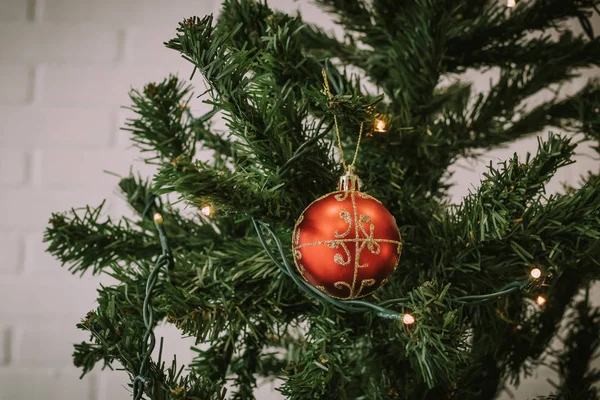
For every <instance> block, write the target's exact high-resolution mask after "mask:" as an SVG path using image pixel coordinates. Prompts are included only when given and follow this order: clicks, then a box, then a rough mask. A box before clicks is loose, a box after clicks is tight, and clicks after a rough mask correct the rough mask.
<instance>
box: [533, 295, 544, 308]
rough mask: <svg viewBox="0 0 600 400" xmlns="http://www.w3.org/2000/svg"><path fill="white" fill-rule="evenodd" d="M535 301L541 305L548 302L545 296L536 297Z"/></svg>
mask: <svg viewBox="0 0 600 400" xmlns="http://www.w3.org/2000/svg"><path fill="white" fill-rule="evenodd" d="M535 302H536V303H537V305H538V306H540V307H541V306H543V305H544V304H545V303H546V299H545V298H544V297H543V296H538V297H537V299H535Z"/></svg>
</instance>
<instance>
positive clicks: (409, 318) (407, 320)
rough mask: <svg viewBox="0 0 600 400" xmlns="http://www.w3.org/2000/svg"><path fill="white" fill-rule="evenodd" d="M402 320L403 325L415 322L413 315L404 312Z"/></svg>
mask: <svg viewBox="0 0 600 400" xmlns="http://www.w3.org/2000/svg"><path fill="white" fill-rule="evenodd" d="M402 322H404V325H412V324H414V323H415V317H413V316H412V315H410V314H404V316H403V317H402Z"/></svg>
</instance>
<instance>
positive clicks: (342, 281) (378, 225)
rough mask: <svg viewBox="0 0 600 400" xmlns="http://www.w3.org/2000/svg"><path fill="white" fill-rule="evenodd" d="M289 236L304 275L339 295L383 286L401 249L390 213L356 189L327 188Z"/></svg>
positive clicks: (349, 295)
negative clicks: (338, 189)
mask: <svg viewBox="0 0 600 400" xmlns="http://www.w3.org/2000/svg"><path fill="white" fill-rule="evenodd" d="M342 187H343V184H342ZM350 187H353V185H350ZM292 240H293V243H292V249H293V253H294V262H295V263H296V267H297V268H298V271H299V272H300V274H301V275H302V277H304V279H305V280H306V281H307V282H308V283H310V284H311V285H313V286H315V287H316V288H317V289H319V290H320V291H322V292H324V293H326V294H327V295H329V296H331V297H334V298H337V299H355V298H358V297H363V296H366V295H368V294H371V293H373V292H374V291H375V290H376V289H378V288H379V287H381V286H383V285H384V284H385V283H386V282H387V280H388V278H389V276H390V275H391V274H392V272H393V271H394V269H396V267H397V266H398V261H399V259H400V254H401V252H402V242H401V239H400V232H399V230H398V226H397V225H396V220H395V219H394V217H393V216H392V214H390V212H389V211H388V210H387V209H386V208H385V207H384V206H383V204H381V202H380V201H379V200H377V199H375V198H373V197H371V196H369V195H368V194H366V193H362V192H360V191H358V190H340V191H337V192H333V193H329V194H327V195H325V196H323V197H321V198H319V199H317V200H315V201H314V202H313V203H311V204H310V205H309V206H308V207H307V208H306V209H305V210H304V212H303V213H302V214H301V215H300V218H298V221H297V222H296V226H295V227H294V233H293V238H292Z"/></svg>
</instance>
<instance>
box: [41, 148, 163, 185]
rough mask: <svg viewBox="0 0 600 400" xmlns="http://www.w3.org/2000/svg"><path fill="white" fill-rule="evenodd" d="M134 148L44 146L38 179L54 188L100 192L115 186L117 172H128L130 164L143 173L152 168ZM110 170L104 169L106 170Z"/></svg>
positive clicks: (152, 170) (151, 171) (148, 172)
mask: <svg viewBox="0 0 600 400" xmlns="http://www.w3.org/2000/svg"><path fill="white" fill-rule="evenodd" d="M140 158H141V157H140V153H139V151H138V150H137V149H135V148H130V149H128V150H96V151H93V150H85V151H73V150H45V151H44V152H43V153H42V168H41V182H42V184H43V185H45V186H51V187H54V188H66V187H77V188H93V189H94V190H96V191H97V192H98V193H100V194H104V193H109V192H110V191H111V190H112V189H114V188H115V187H117V185H118V183H119V178H118V177H117V176H115V175H114V174H118V175H119V176H127V175H129V171H130V170H131V168H132V165H135V170H136V171H139V170H142V171H143V175H149V174H150V173H153V172H154V171H155V170H156V168H155V167H152V166H149V165H146V164H143V163H141V162H139V161H137V162H136V159H138V160H139V159H140ZM107 171H108V172H110V173H108V172H107Z"/></svg>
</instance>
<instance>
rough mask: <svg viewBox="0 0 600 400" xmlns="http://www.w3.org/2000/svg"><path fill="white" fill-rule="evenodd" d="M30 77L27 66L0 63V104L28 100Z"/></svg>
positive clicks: (29, 69) (30, 87)
mask: <svg viewBox="0 0 600 400" xmlns="http://www.w3.org/2000/svg"><path fill="white" fill-rule="evenodd" d="M32 77H33V71H32V69H31V68H29V67H25V66H23V65H7V64H0V88H2V90H0V105H4V104H23V103H25V102H27V101H28V100H30V98H31V93H32V89H33V86H32V82H33V81H32Z"/></svg>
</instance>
